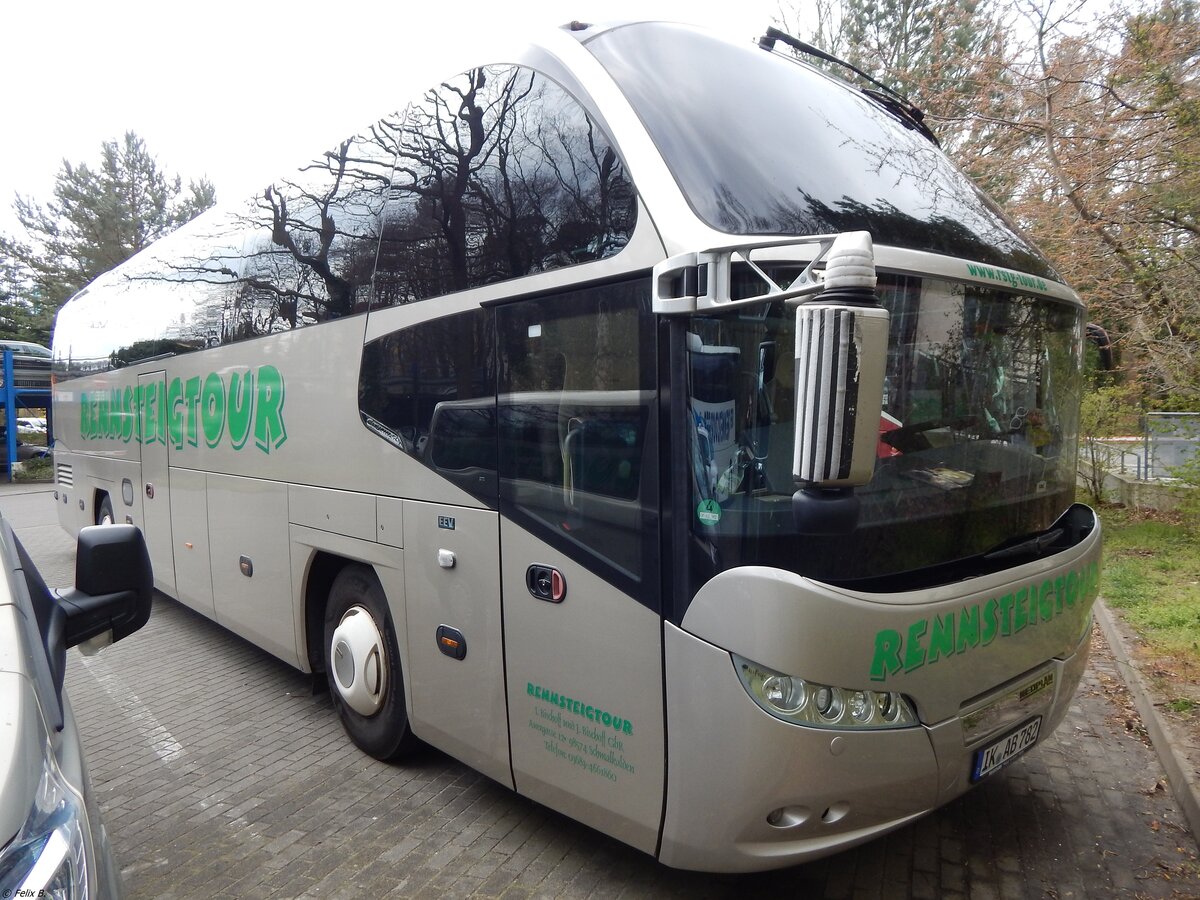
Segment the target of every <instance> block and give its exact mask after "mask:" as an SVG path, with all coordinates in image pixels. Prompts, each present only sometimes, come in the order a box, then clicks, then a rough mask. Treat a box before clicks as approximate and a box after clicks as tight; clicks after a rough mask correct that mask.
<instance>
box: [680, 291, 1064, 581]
mask: <svg viewBox="0 0 1200 900" xmlns="http://www.w3.org/2000/svg"><path fill="white" fill-rule="evenodd" d="M879 296H880V299H881V302H882V303H883V304H884V306H886V307H887V308H888V309H889V312H890V315H891V322H890V326H889V327H890V331H891V334H890V338H889V345H888V346H889V350H888V365H887V377H886V381H885V393H884V405H883V415H882V418H881V421H880V436H879V443H878V447H877V451H876V456H877V459H876V465H875V472H874V475H873V477H872V479H871V481H870V483H869V484H867V485H866V486H865V487H860V488H857V489H856V493H857V495H858V496H859V498H860V502H861V509H860V515H859V520H858V527H857V529H856V530H855V531H854V532H853V533H852V534H849V535H837V536H836V537H824V536H814V535H800V534H798V533H797V530H796V526H795V524H794V521H793V516H792V507H791V498H792V494H793V492H794V491H795V489H796V484H795V483H794V481H793V477H792V449H793V432H794V424H795V410H794V405H793V390H794V384H795V373H794V369H795V359H794V333H795V321H794V316H793V315H792V313H791V311H790V310H788V309H786V308H785V306H784V304H783V303H781V302H776V303H773V304H770V305H766V306H760V307H748V308H744V309H743V310H741V311H739V312H733V313H729V314H724V315H695V316H692V317H691V318H690V319H689V320H688V326H687V343H688V350H687V358H688V361H689V362H688V371H689V380H690V384H689V410H688V416H689V418H690V419H691V421H690V422H689V425H690V428H689V431H690V433H691V435H692V437H691V440H690V453H689V455H690V460H691V462H690V465H691V483H692V492H693V501H694V513H693V515H692V517H691V520H692V525H691V530H692V536H693V538H694V540H693V546H694V547H696V548H698V557H699V558H700V559H701V560H705V561H708V562H704V563H703V564H701V565H700V566H699V569H697V568H696V567H695V566H693V572H695V573H696V574H697V575H699V576H700V577H701V578H704V577H709V576H710V575H711V574H713V572H714V570H715V571H721V570H724V569H727V568H732V567H735V566H743V565H763V566H777V567H780V568H785V569H790V570H792V571H795V572H798V573H800V574H803V575H806V576H810V577H813V578H817V579H819V580H822V581H830V582H855V581H860V580H863V579H872V578H879V577H882V576H889V575H895V574H897V573H911V572H914V571H917V570H921V569H926V568H930V567H934V566H939V565H942V564H944V563H948V562H952V561H955V560H961V559H965V558H968V557H972V556H976V555H978V554H981V553H986V552H988V551H990V550H993V549H995V548H997V547H998V546H1000V545H1002V544H1004V543H1005V542H1007V541H1011V540H1013V539H1015V538H1018V537H1020V536H1025V535H1031V534H1034V533H1036V532H1039V531H1042V530H1045V529H1047V528H1049V527H1050V526H1051V525H1052V524H1053V523H1054V521H1055V520H1056V519H1057V518H1058V517H1059V516H1060V515H1061V514H1062V513H1063V512H1064V511H1065V510H1066V509H1067V508H1068V507H1069V506H1070V504H1071V502H1072V500H1073V497H1074V481H1075V438H1076V432H1077V429H1078V414H1077V410H1078V408H1079V394H1080V376H1079V368H1080V356H1079V354H1080V349H1079V348H1080V346H1081V341H1082V334H1083V327H1084V326H1083V318H1082V315H1083V314H1082V311H1081V310H1079V309H1078V308H1076V307H1073V306H1070V305H1067V304H1061V303H1057V302H1054V301H1049V300H1044V299H1039V298H1035V297H1031V296H1024V295H1020V294H1013V293H1008V292H1004V291H999V290H996V289H994V288H990V287H986V286H981V285H974V284H967V283H958V282H950V281H943V280H939V279H933V278H919V277H912V276H902V275H887V274H881V276H880V284H879ZM694 562H695V561H694ZM701 570H704V571H701Z"/></svg>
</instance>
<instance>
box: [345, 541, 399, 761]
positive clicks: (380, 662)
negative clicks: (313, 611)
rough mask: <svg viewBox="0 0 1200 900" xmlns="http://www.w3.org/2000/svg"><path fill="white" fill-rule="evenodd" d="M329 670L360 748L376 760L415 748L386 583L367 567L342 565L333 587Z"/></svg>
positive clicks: (349, 726) (350, 730)
mask: <svg viewBox="0 0 1200 900" xmlns="http://www.w3.org/2000/svg"><path fill="white" fill-rule="evenodd" d="M325 675H326V678H327V679H328V680H329V693H330V696H332V697H333V705H334V707H335V708H336V709H337V711H338V716H339V717H340V718H341V720H342V725H343V726H345V728H346V732H347V734H349V735H350V739H351V740H352V741H354V743H355V744H356V745H357V746H358V747H359V749H361V750H363V751H364V752H365V753H369V754H370V755H371V756H374V757H375V758H376V759H394V758H396V757H398V756H402V755H404V754H405V753H408V752H410V751H411V750H413V749H415V747H416V745H417V740H416V738H415V737H414V736H413V733H412V731H411V730H410V729H409V727H408V710H407V708H406V707H405V704H404V682H403V680H402V679H401V674H400V651H399V649H398V647H397V642H396V632H395V629H394V628H393V627H392V618H391V616H390V615H389V614H388V607H387V598H386V596H385V595H384V593H383V587H382V586H381V585H380V583H379V579H378V577H376V575H375V573H374V571H372V570H371V569H370V568H368V567H367V566H361V565H350V566H347V567H346V568H344V569H342V571H341V572H339V573H338V575H337V577H336V578H335V579H334V581H333V585H332V587H331V588H330V590H329V602H328V604H327V605H326V607H325Z"/></svg>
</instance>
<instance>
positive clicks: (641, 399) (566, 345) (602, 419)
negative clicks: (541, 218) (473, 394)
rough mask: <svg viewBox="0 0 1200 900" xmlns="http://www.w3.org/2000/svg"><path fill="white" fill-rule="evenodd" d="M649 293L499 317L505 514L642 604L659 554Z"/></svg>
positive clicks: (622, 293)
mask: <svg viewBox="0 0 1200 900" xmlns="http://www.w3.org/2000/svg"><path fill="white" fill-rule="evenodd" d="M648 288H649V283H648V281H639V282H630V283H625V284H620V285H610V286H604V287H597V288H589V289H586V290H581V291H573V292H571V293H569V294H564V295H559V296H555V297H547V298H543V299H538V300H530V301H524V302H520V303H514V304H511V305H509V306H504V307H501V308H500V309H498V310H497V335H498V339H497V349H498V359H499V363H498V365H499V372H500V382H499V393H498V407H499V429H500V508H501V511H502V512H503V513H504V514H505V515H507V516H509V517H510V518H512V519H513V520H515V521H517V522H518V523H520V524H522V525H524V526H525V527H527V528H529V529H530V530H532V531H534V532H535V533H537V534H538V536H539V537H542V538H543V539H545V540H547V541H548V542H550V543H552V544H555V545H556V546H559V547H560V548H562V549H563V550H564V551H565V552H568V553H570V554H571V555H572V556H573V557H574V558H576V559H579V560H580V562H582V563H583V564H584V565H586V566H588V567H589V568H591V569H593V570H594V571H597V572H598V573H600V574H601V575H602V576H604V577H605V578H608V579H609V580H610V581H612V582H613V583H615V584H617V585H618V586H619V587H621V588H622V589H623V590H626V591H627V592H628V593H631V594H633V595H634V596H643V595H646V594H648V593H650V586H651V583H652V582H653V581H654V577H653V576H654V573H655V572H656V569H655V568H654V560H655V559H656V558H657V515H658V513H657V510H658V478H657V462H656V460H657V452H656V448H657V441H656V421H657V418H656V415H657V413H656V406H655V393H654V383H655V371H654V355H653V328H652V320H651V317H650V315H649V313H648V295H649V291H648Z"/></svg>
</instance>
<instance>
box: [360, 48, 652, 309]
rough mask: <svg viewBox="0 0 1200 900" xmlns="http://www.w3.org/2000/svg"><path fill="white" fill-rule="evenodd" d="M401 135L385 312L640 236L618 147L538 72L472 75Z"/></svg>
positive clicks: (415, 112) (435, 96) (608, 249)
mask: <svg viewBox="0 0 1200 900" xmlns="http://www.w3.org/2000/svg"><path fill="white" fill-rule="evenodd" d="M391 131H392V133H393V140H394V141H395V143H396V148H397V160H396V168H395V171H394V173H393V175H392V179H391V183H390V186H389V190H388V197H387V203H386V205H385V207H384V210H383V219H382V230H381V240H380V247H379V260H378V263H377V265H376V270H375V282H374V286H375V293H374V299H373V301H372V302H373V305H375V306H381V307H382V306H397V305H401V304H405V303H412V302H414V301H417V300H425V299H428V298H430V297H437V296H441V295H443V294H449V293H452V292H455V291H461V290H465V289H467V288H474V287H480V286H481V285H485V284H493V283H495V282H499V281H505V280H507V279H510V278H518V277H520V276H522V275H530V274H533V273H535V272H546V271H550V270H552V269H560V268H564V267H566V266H573V265H576V264H578V263H585V262H590V261H592V260H597V259H604V258H606V257H609V256H612V255H614V254H616V253H619V252H620V251H621V249H622V248H623V247H624V246H625V244H626V243H627V242H628V240H629V236H630V234H632V233H633V227H634V222H635V219H636V215H637V202H636V197H635V194H634V190H633V184H632V182H631V181H630V179H629V176H628V175H627V174H626V172H625V166H624V164H623V163H622V161H621V159H620V158H619V157H618V156H617V154H616V150H615V149H614V146H613V143H612V141H610V140H609V139H608V138H607V137H606V136H605V135H604V133H603V132H602V130H601V129H600V127H599V126H598V125H597V123H596V122H594V121H593V120H592V118H591V117H590V116H589V115H588V114H587V112H586V111H585V110H584V108H583V106H582V105H580V104H579V103H578V101H576V100H575V98H573V97H572V96H571V95H570V94H568V93H567V92H566V91H565V90H564V89H563V88H562V87H560V86H559V85H557V84H556V83H554V82H553V81H551V80H550V79H548V78H546V77H545V76H543V75H540V74H538V73H537V72H534V71H533V70H531V69H527V68H524V67H520V66H485V67H481V68H477V69H471V70H470V71H467V72H464V73H462V74H460V75H458V76H457V77H455V78H452V79H450V80H449V81H447V82H445V83H443V84H439V85H437V86H436V87H433V88H431V89H430V90H428V91H426V92H425V93H424V95H423V96H422V97H420V98H419V99H417V100H416V101H415V102H414V103H412V104H410V105H409V107H408V109H407V110H406V111H405V113H404V115H403V116H402V117H401V118H400V119H399V120H398V122H397V123H395V125H394V126H393V127H392V129H391Z"/></svg>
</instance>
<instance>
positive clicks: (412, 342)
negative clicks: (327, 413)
mask: <svg viewBox="0 0 1200 900" xmlns="http://www.w3.org/2000/svg"><path fill="white" fill-rule="evenodd" d="M495 385H496V375H495V355H494V352H493V337H492V325H491V313H489V312H486V311H485V310H481V309H478V310H472V311H470V312H466V313H460V314H458V315H453V316H445V317H443V318H441V319H435V320H433V321H432V322H423V323H421V324H419V325H414V326H412V327H411V328H405V329H403V330H401V331H397V332H394V333H392V334H389V335H386V336H384V337H382V338H380V339H378V340H375V341H372V342H371V343H369V344H367V345H366V347H365V348H364V349H363V361H362V370H361V375H360V376H359V388H358V398H359V409H360V410H361V412H362V416H363V421H364V422H365V423H366V425H367V427H368V428H370V429H371V430H372V431H374V432H375V433H376V434H378V435H379V436H380V437H382V438H384V439H385V440H387V441H389V442H390V443H392V444H393V445H395V446H396V447H398V448H400V449H401V450H403V451H404V452H405V453H408V454H409V455H410V456H412V457H413V458H414V459H418V460H420V461H421V462H423V463H424V464H425V465H427V466H429V467H430V468H431V469H433V470H434V471H436V472H437V473H438V474H439V475H442V476H443V477H445V478H448V479H450V480H451V481H453V482H455V483H456V484H457V485H458V486H459V487H461V488H463V490H466V491H469V492H470V493H471V494H473V495H475V496H476V497H478V498H479V499H480V500H482V501H483V502H485V503H488V504H489V505H493V506H494V505H495V502H496V400H495V393H494V392H495Z"/></svg>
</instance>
